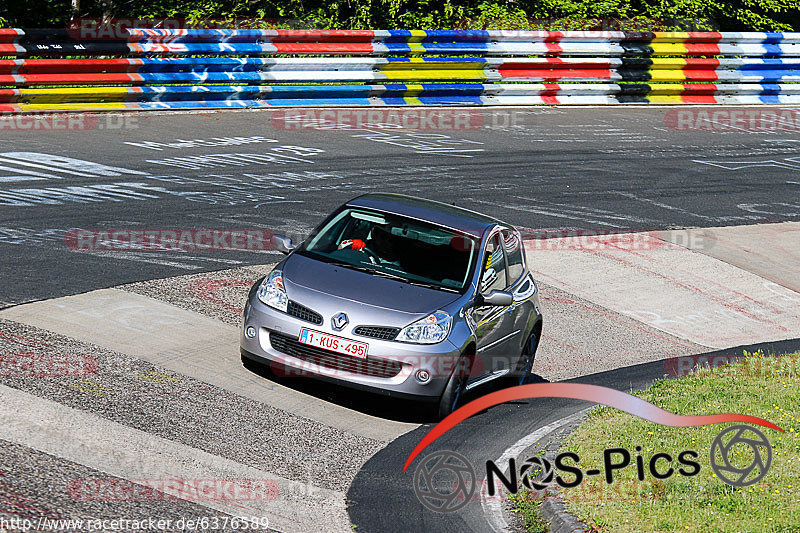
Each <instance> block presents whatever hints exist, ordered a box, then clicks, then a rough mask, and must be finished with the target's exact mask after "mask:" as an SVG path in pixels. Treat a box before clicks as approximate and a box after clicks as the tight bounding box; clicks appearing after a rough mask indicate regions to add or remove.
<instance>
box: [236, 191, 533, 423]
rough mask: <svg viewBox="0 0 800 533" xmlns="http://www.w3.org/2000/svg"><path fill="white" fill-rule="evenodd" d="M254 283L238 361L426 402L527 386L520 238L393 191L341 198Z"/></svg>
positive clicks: (453, 404)
mask: <svg viewBox="0 0 800 533" xmlns="http://www.w3.org/2000/svg"><path fill="white" fill-rule="evenodd" d="M274 242H275V247H276V249H278V250H280V251H282V252H284V253H286V254H288V257H286V258H285V259H284V260H283V261H282V262H281V263H279V264H278V265H277V266H276V267H275V269H274V270H273V271H272V272H271V273H270V274H269V275H267V276H266V277H264V278H263V279H261V280H259V281H257V282H256V283H255V285H253V287H252V289H251V290H250V294H249V296H248V299H247V304H246V306H245V310H244V320H243V325H242V334H241V355H242V359H243V361H244V362H247V361H248V360H249V361H256V362H261V363H267V364H269V366H270V367H271V369H272V371H273V372H276V373H278V374H281V375H284V376H307V377H313V378H315V379H321V380H327V381H333V382H335V383H337V384H340V385H343V386H347V387H354V388H359V389H366V390H370V391H374V392H381V393H384V394H388V395H390V396H397V397H402V398H406V399H415V400H422V401H428V402H431V403H433V405H434V406H435V408H436V409H437V412H438V415H439V416H440V417H444V416H446V415H448V414H449V413H451V412H452V411H453V410H455V409H456V408H457V407H458V405H459V401H460V400H461V399H462V398H463V394H464V393H465V392H466V391H468V390H470V389H473V388H475V387H477V386H479V385H482V384H484V383H488V382H490V381H492V380H495V379H498V378H503V380H502V381H503V382H505V383H506V384H521V383H525V382H526V381H527V380H528V379H529V377H530V375H531V370H532V367H533V360H534V356H535V353H536V348H537V346H538V343H539V338H540V336H541V332H542V316H541V313H540V311H539V295H538V290H537V287H536V283H535V282H534V280H533V277H532V276H531V274H530V272H529V271H528V269H527V267H526V263H525V253H524V249H523V244H522V238H521V235H520V233H519V232H518V231H517V230H515V229H514V228H513V227H512V226H510V225H508V224H505V223H503V222H501V221H499V220H496V219H494V218H491V217H488V216H485V215H482V214H479V213H476V212H473V211H469V210H467V209H461V208H458V207H454V206H450V205H447V204H442V203H439V202H433V201H430V200H423V199H419V198H413V197H409V196H403V195H396V194H366V195H363V196H359V197H358V198H355V199H353V200H351V201H350V202H347V203H346V204H345V205H343V206H341V207H340V208H339V209H337V210H336V211H335V212H334V213H333V214H332V215H330V216H329V217H328V218H327V219H326V220H325V221H323V222H322V224H320V225H319V226H318V227H317V228H316V229H315V230H314V231H313V232H312V234H311V235H310V236H309V237H308V238H307V239H306V240H305V241H303V243H302V244H300V245H299V246H297V247H296V248H294V247H293V246H292V242H291V240H290V239H288V238H286V237H282V236H275V237H274Z"/></svg>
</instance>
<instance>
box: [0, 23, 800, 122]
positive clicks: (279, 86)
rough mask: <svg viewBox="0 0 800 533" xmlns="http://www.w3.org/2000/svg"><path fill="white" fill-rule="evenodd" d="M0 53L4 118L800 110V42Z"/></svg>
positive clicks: (538, 37)
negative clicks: (389, 108)
mask: <svg viewBox="0 0 800 533" xmlns="http://www.w3.org/2000/svg"><path fill="white" fill-rule="evenodd" d="M0 55H2V56H10V57H12V58H13V59H11V58H10V59H0V86H6V87H8V88H4V89H2V88H0V112H27V111H64V110H113V109H142V110H144V109H169V108H239V107H266V106H334V105H348V106H380V105H536V104H620V103H697V104H716V103H723V104H798V103H800V83H797V82H800V33H756V32H752V33H731V32H727V33H713V32H709V33H643V32H536V31H413V30H409V31H405V30H389V31H378V30H374V31H372V30H364V31H361V30H353V31H315V30H244V29H231V30H220V29H213V30H205V29H186V30H157V29H130V30H128V37H127V39H124V40H122V39H108V40H105V39H99V38H95V39H92V38H81V36H76V35H74V34H73V33H72V32H69V31H67V30H19V29H0Z"/></svg>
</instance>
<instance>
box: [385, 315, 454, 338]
mask: <svg viewBox="0 0 800 533" xmlns="http://www.w3.org/2000/svg"><path fill="white" fill-rule="evenodd" d="M452 323H453V317H451V316H450V315H448V314H447V313H445V312H444V311H436V312H435V313H431V314H430V315H428V316H426V317H425V318H423V319H422V320H417V321H416V322H414V323H413V324H411V325H408V326H406V327H404V328H403V329H402V330H401V331H400V333H399V334H398V335H397V337H395V340H397V341H400V342H413V343H416V344H435V343H437V342H442V341H443V340H445V339H446V338H447V335H448V333H450V325H451V324H452Z"/></svg>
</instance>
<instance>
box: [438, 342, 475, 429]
mask: <svg viewBox="0 0 800 533" xmlns="http://www.w3.org/2000/svg"><path fill="white" fill-rule="evenodd" d="M472 361H473V357H472V356H469V355H462V356H461V358H460V359H459V360H458V362H457V363H456V368H455V369H454V370H453V373H452V374H451V375H450V379H449V380H448V381H447V385H446V386H445V388H444V391H443V392H442V396H441V397H440V398H439V405H438V408H437V409H438V414H437V416H438V417H439V420H441V419H443V418H444V417H446V416H447V415H449V414H450V413H452V412H453V411H455V410H456V409H458V407H459V405H460V404H461V401H462V400H463V398H464V393H465V392H466V390H465V389H466V387H467V381H469V373H470V370H471V368H472Z"/></svg>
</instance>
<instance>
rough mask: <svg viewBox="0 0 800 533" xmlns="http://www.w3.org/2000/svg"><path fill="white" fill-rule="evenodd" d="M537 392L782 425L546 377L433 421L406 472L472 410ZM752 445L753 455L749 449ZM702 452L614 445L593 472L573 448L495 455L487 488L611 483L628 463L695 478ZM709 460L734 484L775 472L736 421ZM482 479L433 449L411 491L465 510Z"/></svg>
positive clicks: (684, 423) (655, 473)
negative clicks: (670, 406)
mask: <svg viewBox="0 0 800 533" xmlns="http://www.w3.org/2000/svg"><path fill="white" fill-rule="evenodd" d="M536 397H559V398H575V399H581V400H587V401H591V402H593V403H600V404H603V405H607V406H610V407H615V408H618V409H620V410H622V411H626V412H628V413H631V414H634V415H636V416H639V417H641V418H644V419H645V420H649V421H651V422H656V423H660V424H662V425H669V426H674V427H689V426H699V425H707V424H719V423H725V422H747V423H750V424H756V425H760V426H764V427H767V428H771V429H775V430H778V431H783V430H782V429H781V428H779V427H778V426H776V425H774V424H772V423H771V422H768V421H766V420H763V419H760V418H757V417H752V416H749V415H738V414H722V415H702V416H681V415H676V414H673V413H669V412H667V411H664V410H662V409H660V408H658V407H656V406H655V405H652V404H650V403H648V402H645V401H644V400H641V399H639V398H636V397H634V396H631V395H629V394H626V393H623V392H620V391H616V390H614V389H608V388H605V387H599V386H596V385H584V384H566V383H541V384H534V385H522V386H519V387H513V388H510V389H504V390H502V391H498V392H494V393H491V394H488V395H486V396H484V397H482V398H479V399H477V400H475V401H473V402H471V403H469V404H467V405H465V406H463V407H462V408H460V409H458V410H457V411H455V412H454V413H452V414H451V415H449V416H448V417H447V418H445V419H444V420H442V421H441V422H440V423H439V424H437V425H436V426H434V427H433V428H432V429H431V430H430V432H428V434H427V435H426V436H425V437H424V438H423V439H422V440H421V441H420V443H419V445H417V447H416V448H415V449H414V451H413V452H412V453H411V454H410V455H409V457H408V459H407V460H406V464H405V466H404V468H403V471H405V470H406V469H407V468H408V466H409V465H410V464H411V463H412V462H413V461H414V459H415V458H416V457H417V456H418V455H419V454H420V453H421V452H422V451H423V450H424V448H425V447H427V446H428V445H430V444H431V443H432V442H433V441H434V440H436V439H437V438H438V437H440V436H441V435H443V434H444V433H445V432H447V431H448V430H450V429H452V428H453V427H454V426H455V425H457V424H458V423H459V422H461V421H462V420H465V419H466V418H468V417H469V416H472V415H473V414H475V413H477V412H480V411H483V410H484V409H487V408H488V407H491V406H493V405H497V404H500V403H505V402H508V401H512V400H519V399H524V398H536ZM748 449H749V452H750V453H748V452H747V450H748ZM699 456H700V454H699V453H698V452H697V451H694V450H683V451H680V452H677V453H674V454H670V453H667V452H658V453H654V454H652V455H650V456H645V455H644V454H643V453H642V449H641V447H639V446H637V447H636V448H635V450H634V452H633V453H631V452H630V451H629V450H627V449H624V448H609V449H606V450H604V452H603V468H602V469H599V468H595V469H588V470H584V469H582V468H580V457H579V456H578V455H577V454H575V453H572V452H564V453H561V454H558V455H557V456H556V457H555V460H554V462H551V461H550V460H549V459H546V458H544V457H530V458H528V459H526V460H525V461H523V462H522V463H520V464H517V462H516V460H515V459H509V461H508V464H506V465H497V464H496V463H495V462H494V461H491V460H490V461H486V471H485V479H486V489H487V493H488V496H495V494H496V490H497V482H499V483H500V484H502V485H503V486H504V487H505V488H506V490H507V491H508V492H510V493H512V494H514V493H516V492H517V491H518V488H519V485H520V483H521V484H522V485H523V486H525V487H527V488H529V489H535V490H543V489H545V488H548V487H550V486H553V485H558V486H561V487H575V486H577V485H579V484H581V483H582V482H583V481H584V480H585V479H586V478H587V477H592V476H602V477H604V478H605V481H606V483H608V484H611V483H613V482H614V474H615V472H617V471H622V470H625V469H635V470H636V477H637V478H638V479H639V480H640V481H642V480H644V479H645V478H646V477H647V476H652V477H653V478H656V479H666V478H669V477H671V476H674V475H681V476H686V477H693V476H696V475H697V474H699V473H700V469H701V466H700V463H699V462H698V461H697V459H698V458H699ZM736 457H748V458H751V460H750V461H749V462H748V463H747V464H743V463H742V462H741V461H740V460H736V459H735V458H736ZM709 459H710V464H711V469H712V470H713V472H714V473H715V474H716V475H717V477H718V478H719V479H720V480H721V481H723V482H724V483H727V484H728V485H731V486H734V487H746V486H748V485H752V484H754V483H757V482H758V481H760V480H761V479H763V478H764V476H766V475H767V473H768V472H769V469H770V467H771V465H772V446H771V445H770V443H769V441H768V440H767V437H766V435H764V433H763V432H761V431H760V430H759V429H756V428H755V427H753V426H750V425H744V424H737V425H733V426H729V427H726V428H725V429H723V430H722V431H721V432H720V433H719V434H718V435H717V436H716V437H715V438H714V440H713V442H712V444H711V448H710V450H709ZM506 472H507V473H506ZM477 485H478V482H477V476H476V470H475V468H474V466H473V465H472V464H471V463H470V461H469V460H468V459H467V458H466V457H464V456H463V455H461V454H459V453H456V452H454V451H450V450H440V451H437V452H435V453H432V454H429V455H428V456H426V457H424V458H423V459H422V460H420V462H419V464H418V465H417V467H416V468H415V470H414V478H413V489H414V492H415V494H416V496H417V498H418V499H419V501H420V502H421V503H422V504H423V505H424V506H425V507H427V508H428V509H431V510H432V511H436V512H442V513H448V512H453V511H456V510H458V509H461V508H462V507H464V506H465V505H467V504H468V503H469V502H470V501H471V500H472V499H473V497H474V495H475V489H476V487H477Z"/></svg>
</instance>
